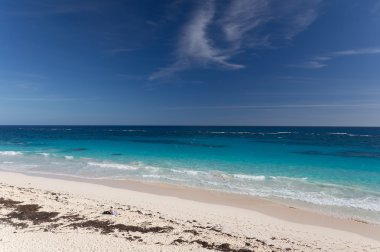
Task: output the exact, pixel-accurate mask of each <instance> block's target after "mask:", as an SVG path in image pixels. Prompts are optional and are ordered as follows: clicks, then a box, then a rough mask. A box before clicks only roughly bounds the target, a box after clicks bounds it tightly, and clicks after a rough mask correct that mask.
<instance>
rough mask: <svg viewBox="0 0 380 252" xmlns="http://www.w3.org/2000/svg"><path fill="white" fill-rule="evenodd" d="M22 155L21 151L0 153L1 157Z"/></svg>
mask: <svg viewBox="0 0 380 252" xmlns="http://www.w3.org/2000/svg"><path fill="white" fill-rule="evenodd" d="M22 154H23V153H22V152H21V151H0V155H1V156H20V155H22Z"/></svg>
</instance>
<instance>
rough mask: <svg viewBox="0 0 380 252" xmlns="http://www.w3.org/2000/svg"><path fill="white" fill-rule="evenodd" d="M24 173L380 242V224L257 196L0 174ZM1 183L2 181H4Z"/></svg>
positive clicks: (154, 184)
mask: <svg viewBox="0 0 380 252" xmlns="http://www.w3.org/2000/svg"><path fill="white" fill-rule="evenodd" d="M4 173H8V174H22V175H24V176H28V177H36V178H47V179H58V180H61V181H62V182H64V181H66V182H79V183H86V184H87V183H88V184H94V185H102V186H106V187H109V188H117V189H122V190H129V191H133V192H139V193H144V194H150V195H152V196H155V195H156V196H165V197H174V198H178V199H182V200H190V201H195V202H201V203H206V204H212V205H219V206H227V207H233V208H240V209H244V210H249V211H254V212H258V213H260V214H264V215H266V216H269V217H273V218H277V219H280V220H283V221H289V222H292V223H297V224H303V225H310V226H318V227H324V228H329V229H334V230H340V231H345V232H350V233H353V234H358V235H361V236H363V237H366V238H370V239H374V240H377V241H380V225H378V224H375V223H368V222H365V221H361V220H356V219H345V218H339V217H336V216H332V215H328V214H323V213H319V212H313V211H310V210H307V209H303V208H299V207H293V206H290V205H287V204H285V203H280V202H274V201H271V200H269V199H263V198H259V197H255V196H249V195H240V194H235V193H228V192H221V191H216V190H208V189H204V188H196V187H189V186H178V185H173V184H166V183H160V182H150V181H149V182H147V181H139V180H132V179H122V180H114V179H91V178H80V177H74V176H69V175H68V176H66V175H55V174H44V173H34V172H33V173H22V172H20V173H19V172H8V171H6V172H5V171H0V175H2V176H3V175H4ZM0 180H1V179H0Z"/></svg>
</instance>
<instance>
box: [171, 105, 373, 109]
mask: <svg viewBox="0 0 380 252" xmlns="http://www.w3.org/2000/svg"><path fill="white" fill-rule="evenodd" d="M357 107H380V103H357V104H281V105H226V106H183V107H165V108H164V109H167V110H205V109H207V110H226V109H227V110H242V109H307V108H357Z"/></svg>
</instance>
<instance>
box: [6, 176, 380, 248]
mask: <svg viewBox="0 0 380 252" xmlns="http://www.w3.org/2000/svg"><path fill="white" fill-rule="evenodd" d="M0 188H1V194H0V251H210V250H216V251H240V252H244V251H296V250H298V251H380V228H379V226H378V225H373V224H369V223H361V222H358V221H354V220H342V219H338V218H334V217H331V216H324V215H321V214H316V213H311V212H308V211H305V210H301V209H295V208H290V207H288V206H285V205H281V204H275V203H273V202H270V201H266V200H260V199H255V198H252V197H245V196H238V195H231V194H225V193H219V192H212V191H205V190H201V189H189V188H183V187H175V186H169V185H163V184H152V183H142V182H136V181H109V180H87V179H72V178H71V180H68V178H65V177H59V178H58V177H55V178H51V177H50V178H47V177H37V176H28V175H24V174H18V173H9V172H0ZM110 206H113V207H114V208H115V209H116V211H117V212H118V215H117V216H113V215H103V214H102V212H103V211H105V210H108V209H109V207H110Z"/></svg>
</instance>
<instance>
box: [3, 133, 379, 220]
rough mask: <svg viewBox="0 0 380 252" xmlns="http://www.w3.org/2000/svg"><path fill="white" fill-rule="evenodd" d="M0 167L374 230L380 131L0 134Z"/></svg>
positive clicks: (376, 213) (377, 199)
mask: <svg viewBox="0 0 380 252" xmlns="http://www.w3.org/2000/svg"><path fill="white" fill-rule="evenodd" d="M0 169H1V170H7V171H19V172H26V173H46V174H64V175H71V176H77V177H85V178H107V179H125V178H128V179H137V180H145V181H159V182H164V183H171V184H177V185H187V186H193V187H202V188H208V189H213V190H221V191H227V192H233V193H239V194H246V195H254V196H259V197H264V198H269V199H271V200H274V201H281V202H286V203H288V204H291V205H295V206H299V207H305V208H309V209H313V210H314V211H322V212H325V213H329V214H334V215H338V216H341V217H344V218H355V219H360V220H365V221H370V222H376V223H380V128H349V127H345V128H333V127H177V126H167V127H159V126H151V127H150V126H149V127H148V126H0Z"/></svg>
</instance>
